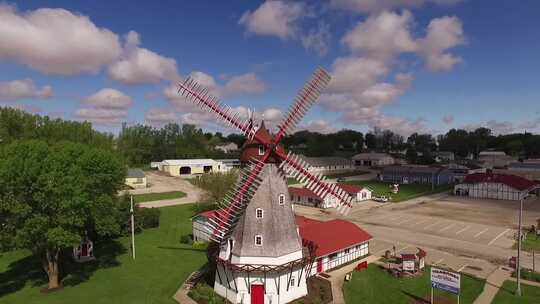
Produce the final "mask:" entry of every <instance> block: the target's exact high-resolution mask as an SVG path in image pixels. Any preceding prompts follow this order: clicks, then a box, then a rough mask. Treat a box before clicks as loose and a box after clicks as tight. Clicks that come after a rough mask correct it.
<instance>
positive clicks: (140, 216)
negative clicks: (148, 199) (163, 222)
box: [135, 207, 161, 229]
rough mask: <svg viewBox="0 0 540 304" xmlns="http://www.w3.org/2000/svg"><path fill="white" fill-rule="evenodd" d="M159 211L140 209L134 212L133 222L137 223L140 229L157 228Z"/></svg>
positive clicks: (155, 209) (156, 209)
mask: <svg viewBox="0 0 540 304" xmlns="http://www.w3.org/2000/svg"><path fill="white" fill-rule="evenodd" d="M160 214H161V211H159V209H158V208H140V207H138V208H137V210H136V212H135V222H138V223H139V224H140V225H141V227H142V228H144V229H147V228H157V227H159V216H160Z"/></svg>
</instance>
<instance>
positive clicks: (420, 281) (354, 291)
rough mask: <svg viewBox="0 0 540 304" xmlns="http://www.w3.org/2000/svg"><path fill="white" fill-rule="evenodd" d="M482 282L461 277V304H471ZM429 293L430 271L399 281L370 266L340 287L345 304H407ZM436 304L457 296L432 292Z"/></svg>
mask: <svg viewBox="0 0 540 304" xmlns="http://www.w3.org/2000/svg"><path fill="white" fill-rule="evenodd" d="M484 284H485V280H482V279H478V278H475V277H472V276H469V275H465V274H462V275H461V296H460V303H462V304H465V303H473V302H474V300H475V299H476V298H477V297H478V296H479V295H480V293H481V292H482V290H483V289H484ZM430 290H431V285H430V273H429V267H427V268H426V270H425V271H424V273H423V274H422V275H421V276H419V277H415V278H402V279H398V278H395V277H393V276H392V275H390V274H388V273H387V272H386V270H384V269H382V268H381V266H379V265H375V264H371V265H369V267H368V268H367V269H366V270H363V271H360V272H354V273H353V275H352V279H351V280H350V281H349V282H346V283H345V285H344V286H343V291H344V295H345V302H346V303H350V304H352V303H370V304H378V303H381V304H383V303H392V304H409V303H414V300H420V299H429V295H430ZM434 296H435V298H436V301H435V303H455V302H456V296H455V295H452V294H449V293H446V292H442V291H439V290H435V293H434Z"/></svg>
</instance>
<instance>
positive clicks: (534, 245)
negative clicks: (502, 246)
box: [514, 232, 540, 253]
mask: <svg viewBox="0 0 540 304" xmlns="http://www.w3.org/2000/svg"><path fill="white" fill-rule="evenodd" d="M517 245H518V242H517V240H516V242H515V243H514V249H517ZM521 249H523V250H525V251H529V252H530V251H533V250H534V251H535V253H539V252H540V237H539V238H537V237H536V235H535V234H534V233H533V232H529V233H527V237H526V238H525V240H524V241H523V242H522V243H521Z"/></svg>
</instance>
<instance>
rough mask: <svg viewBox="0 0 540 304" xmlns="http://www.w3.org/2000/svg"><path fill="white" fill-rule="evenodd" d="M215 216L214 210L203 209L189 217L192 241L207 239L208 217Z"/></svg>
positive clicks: (208, 233)
mask: <svg viewBox="0 0 540 304" xmlns="http://www.w3.org/2000/svg"><path fill="white" fill-rule="evenodd" d="M215 216H216V211H215V210H211V211H204V212H201V213H199V214H197V215H195V216H194V217H192V218H191V222H192V225H193V240H194V241H208V240H209V236H210V233H211V232H210V231H208V229H207V227H208V226H207V223H208V219H211V218H213V217H215Z"/></svg>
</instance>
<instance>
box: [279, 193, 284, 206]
mask: <svg viewBox="0 0 540 304" xmlns="http://www.w3.org/2000/svg"><path fill="white" fill-rule="evenodd" d="M278 201H279V204H280V205H283V204H285V194H283V193H281V194H280V195H279V197H278Z"/></svg>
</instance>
